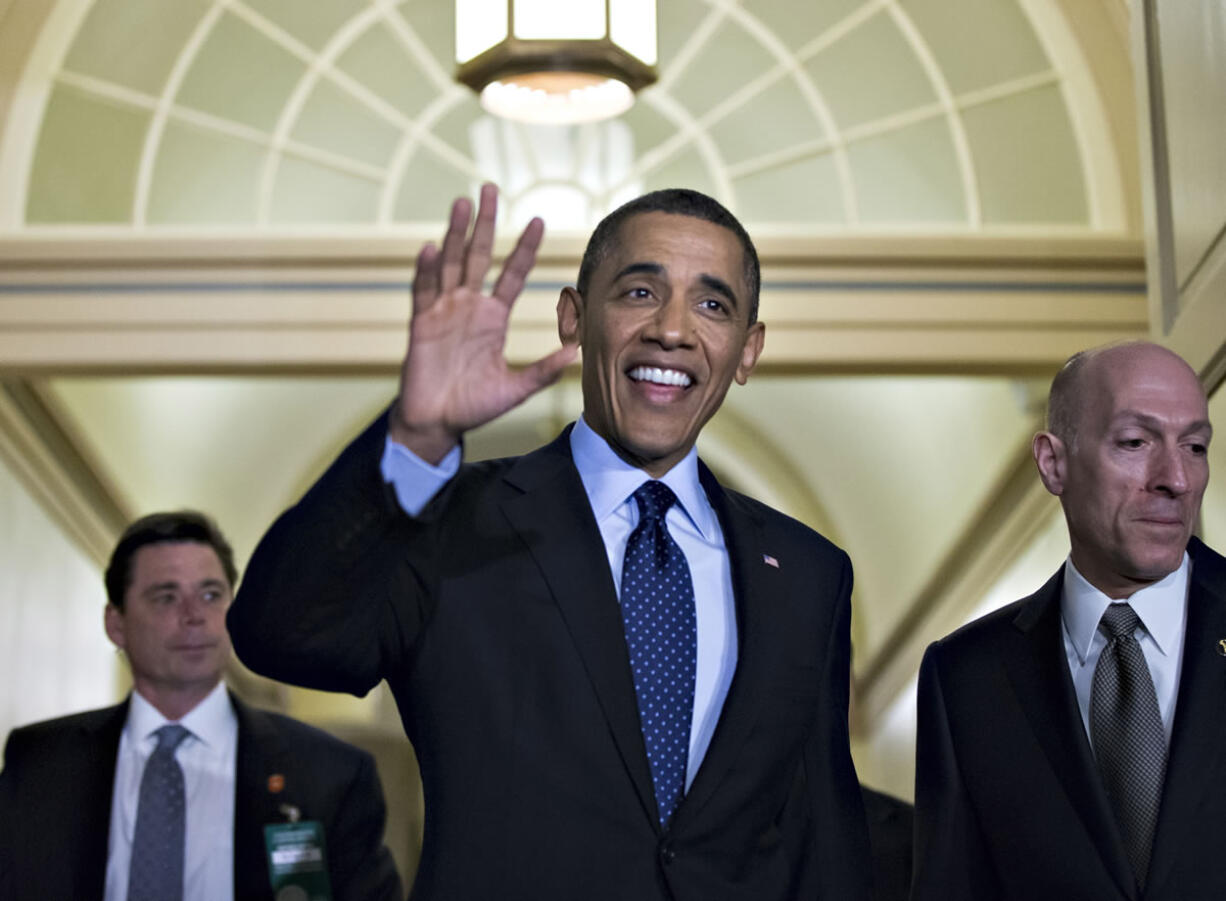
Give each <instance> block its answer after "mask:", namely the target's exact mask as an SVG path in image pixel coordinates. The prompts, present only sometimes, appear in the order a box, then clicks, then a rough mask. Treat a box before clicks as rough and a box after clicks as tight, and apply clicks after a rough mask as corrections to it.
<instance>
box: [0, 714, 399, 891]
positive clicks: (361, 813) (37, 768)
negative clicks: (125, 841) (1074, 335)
mask: <svg viewBox="0 0 1226 901" xmlns="http://www.w3.org/2000/svg"><path fill="white" fill-rule="evenodd" d="M231 700H232V701H233V702H234V711H235V713H236V714H237V716H238V751H237V762H236V772H235V806H234V897H235V901H272V889H271V888H270V886H269V876H268V858H267V854H266V852H265V845H264V826H265V825H266V824H268V823H283V822H285V821H286V819H285V816H284V814H282V813H281V811H280V809H279V808H280V806H281V805H282V804H293V805H295V806H297V807H298V808H299V809H300V810H301V812H302V818H303V819H304V820H319V821H320V822H321V823H322V824H323V827H324V842H325V843H326V845H327V853H328V871H329V878H330V880H331V883H332V893H333V898H335V899H337V901H342V899H356V901H362V899H378V901H390V899H393V898H395V899H399V898H402V897H403V893H402V891H401V886H400V879H399V877H398V876H397V874H396V869H395V866H394V865H393V863H392V860H391V855H390V854H389V853H388V851H387V849H386V848H385V847H383V822H384V816H385V810H384V806H383V792H382V789H381V788H380V787H379V782H378V777H377V776H376V774H375V769H374V760H373V758H372V757H371V756H370V755H369V754H367V753H366V752H365V751H361V750H359V749H357V748H355V747H353V746H351V745H347V744H345V743H344V742H342V741H340V740H339V739H336V738H333V737H332V736H331V735H328V734H327V733H326V732H321V731H320V730H318V729H314V728H312V727H310V726H307V725H305V724H304V723H300V722H298V721H297V720H292V719H290V718H289V717H285V716H280V715H279V714H275V713H268V712H265V711H261V710H255V709H253V708H251V707H248V706H247V705H245V704H243V703H242V702H241V701H239V700H238V699H237V698H234V697H231ZM127 714H128V704H127V701H124V702H123V703H122V704H119V705H117V706H115V707H108V708H106V709H103V710H91V711H88V712H86V713H79V714H75V715H73V716H67V717H63V718H61V719H55V720H48V721H47V722H43V723H35V724H34V725H31V726H25V727H23V728H20V729H15V730H13V732H12V733H11V734H10V736H9V739H8V743H7V745H6V746H5V755H4V771H3V773H0V820H3V821H4V824H3V825H0V837H2V838H0V868H2V869H3V873H0V897H3V898H4V899H5V901H19V899H20V901H26V899H29V901H58V899H61V898H63V899H70V898H71V899H73V901H77V899H81V901H85V899H100V898H102V895H103V892H104V890H105V878H106V863H107V836H108V834H109V833H110V825H111V792H112V787H113V783H114V778H115V761H116V757H117V756H118V752H119V737H120V734H121V733H122V731H123V726H124V722H125V721H126V719H127ZM278 773H279V774H281V775H282V776H283V777H284V788H283V789H282V790H281V791H280V792H278V793H273V792H271V791H270V790H269V785H268V777H269V776H271V775H274V774H278Z"/></svg>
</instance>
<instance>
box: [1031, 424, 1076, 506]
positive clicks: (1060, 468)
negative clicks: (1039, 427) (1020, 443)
mask: <svg viewBox="0 0 1226 901" xmlns="http://www.w3.org/2000/svg"><path fill="white" fill-rule="evenodd" d="M1030 451H1031V453H1032V454H1034V463H1035V466H1037V467H1038V468H1039V478H1040V479H1042V481H1043V487H1044V488H1046V489H1047V490H1048V491H1049V492H1051V493H1052V494H1054V495H1055V496H1056V497H1059V496H1060V495H1062V494H1063V493H1064V485H1065V480H1066V479H1067V478H1068V451H1067V449H1066V448H1065V446H1064V442H1063V441H1061V440H1060V439H1059V438H1057V437H1056V436H1055V435H1053V434H1052V433H1051V432H1039V433H1038V434H1037V435H1035V436H1034V439H1033V440H1032V441H1031V442H1030Z"/></svg>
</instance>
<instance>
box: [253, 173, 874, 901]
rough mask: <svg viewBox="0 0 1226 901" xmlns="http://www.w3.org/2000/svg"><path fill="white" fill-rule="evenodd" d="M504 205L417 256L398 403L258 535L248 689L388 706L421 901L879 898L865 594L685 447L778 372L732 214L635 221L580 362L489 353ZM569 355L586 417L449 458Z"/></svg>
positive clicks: (564, 316) (749, 258)
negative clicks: (527, 443) (855, 745)
mask: <svg viewBox="0 0 1226 901" xmlns="http://www.w3.org/2000/svg"><path fill="white" fill-rule="evenodd" d="M495 202H496V192H495V190H494V189H493V188H492V187H490V186H487V187H486V188H485V189H483V191H482V196H481V203H480V208H479V210H478V213H477V217H476V225H475V227H474V228H473V232H472V235H471V238H469V239H467V240H466V237H465V236H466V232H467V228H468V224H469V219H470V216H471V205H470V203H469V202H468V201H467V200H459V201H457V202H456V204H455V205H454V207H453V208H452V215H451V221H450V225H449V227H448V230H447V234H446V237H445V239H444V241H443V244H442V248H441V250H438V249H435V248H434V247H430V246H428V247H426V248H425V249H424V250H423V251H422V253H421V255H420V256H419V257H418V261H417V273H416V276H415V279H414V286H413V316H412V322H411V329H410V332H411V337H410V345H409V352H408V355H407V357H406V359H405V362H404V367H403V374H402V378H401V386H400V396H399V397H398V398H397V400H396V402H395V403H394V404H393V406H392V408H391V410H390V412H389V414H388V415H387V416H384V417H380V419H379V420H378V421H376V422H375V423H374V424H373V425H372V426H371V427H370V428H369V429H368V430H367V432H366V433H365V434H363V435H362V436H360V437H359V438H358V439H357V440H356V441H355V442H354V443H353V444H352V445H351V446H350V447H349V448H348V449H347V450H346V451H345V452H344V453H343V454H342V455H341V457H340V458H339V459H338V460H337V461H336V462H335V463H334V464H333V466H332V467H331V469H330V470H329V471H328V472H327V473H326V474H325V475H324V476H323V478H322V479H321V480H320V481H319V482H318V483H317V484H316V485H315V486H314V487H313V488H312V489H311V490H310V491H309V492H308V493H307V495H306V496H305V497H304V498H303V499H302V500H301V501H300V502H299V503H298V504H297V505H296V506H295V507H294V508H292V509H291V510H290V511H288V512H287V513H286V514H285V515H284V516H283V517H282V518H281V519H280V520H279V521H278V522H277V523H276V524H275V525H274V526H273V527H272V529H271V530H270V531H269V533H268V534H267V535H266V536H265V537H264V539H263V541H262V542H261V545H260V547H259V549H258V550H257V552H256V554H255V557H254V559H253V560H252V563H251V566H250V568H249V571H248V576H247V580H246V582H245V588H244V590H243V593H242V594H241V596H240V597H239V599H238V601H237V602H236V604H235V606H234V607H233V609H232V611H231V614H230V624H231V629H232V631H233V634H234V637H235V643H236V647H237V649H238V652H239V654H240V656H241V657H242V658H243V660H244V661H245V662H247V663H248V665H250V666H252V667H253V668H255V669H256V670H257V671H261V672H265V673H268V674H270V675H274V676H276V677H278V678H282V679H287V680H290V681H294V682H299V683H302V684H306V685H312V686H315V687H319V688H325V689H332V690H343V691H350V692H354V693H358V694H361V693H364V692H366V691H369V690H370V689H371V688H372V687H374V686H375V685H376V684H378V682H379V681H380V680H381V679H387V681H388V682H389V684H390V685H391V688H392V691H393V692H394V694H395V696H396V700H397V702H398V704H399V707H400V712H401V717H402V719H403V722H404V726H405V731H406V732H407V734H408V736H409V738H410V739H411V740H412V742H413V745H414V747H415V749H416V751H417V755H418V758H419V760H420V764H421V773H422V780H423V784H424V790H425V809H426V823H425V840H424V842H425V843H424V847H423V849H422V862H421V868H420V870H419V872H418V875H417V881H416V884H415V886H414V890H413V897H414V898H418V899H431V901H432V899H448V901H467V899H473V901H486V899H489V898H499V899H506V901H515V899H525V901H526V899H533V901H538V899H545V901H572V899H576V898H583V899H596V901H599V899H610V901H612V899H618V901H621V899H635V901H652V899H669V898H675V899H694V901H725V899H727V901H732V899H745V901H751V899H752V901H775V899H779V901H782V899H793V898H806V899H817V898H824V899H830V901H854V899H860V898H863V897H865V894H866V889H867V886H866V885H864V884H863V883H864V882H865V881H866V878H867V874H868V872H869V863H868V848H867V840H866V832H865V825H864V816H863V811H862V807H861V804H860V801H859V797H858V788H857V784H856V781H855V774H854V771H853V767H852V764H851V759H850V756H849V753H848V739H847V726H846V722H847V718H846V717H847V709H846V705H847V688H848V684H847V683H848V638H849V636H848V624H849V616H850V604H849V600H850V591H851V567H850V565H849V562H848V560H847V557H846V555H845V554H844V553H843V552H842V551H840V550H838V549H837V548H835V547H834V546H833V545H831V544H830V543H829V542H827V541H826V540H824V539H823V538H821V537H820V536H819V535H817V534H816V533H814V532H813V531H811V530H810V529H808V528H806V527H805V526H803V525H801V524H800V523H797V522H795V521H793V520H790V519H788V518H787V517H785V516H783V515H781V514H779V513H777V512H775V511H773V510H770V509H768V508H767V507H765V506H763V505H762V504H759V503H757V502H755V501H753V500H751V499H749V498H747V497H744V496H742V495H740V494H737V493H735V492H733V491H730V490H727V489H725V488H723V487H722V486H720V484H719V483H718V482H717V481H716V480H715V478H714V477H713V476H712V475H711V473H710V472H709V471H708V470H707V469H706V467H705V466H703V465H702V463H701V462H700V461H699V460H698V458H697V454H696V452H695V449H694V443H695V440H696V439H697V437H698V434H699V432H700V431H701V429H702V427H703V425H704V424H705V423H706V422H707V420H708V419H709V418H710V417H711V416H712V415H713V414H714V413H715V411H716V410H717V409H718V408H719V406H720V403H721V402H722V401H723V398H724V394H725V392H726V391H727V389H728V387H729V385H730V384H731V383H732V382H733V381H734V380H735V381H737V382H741V383H743V382H744V381H745V380H746V379H747V378H748V376H749V374H750V372H751V371H752V370H753V368H754V365H755V364H756V362H757V360H758V355H759V354H760V353H761V350H762V344H763V335H764V328H763V326H762V324H761V323H760V322H758V321H757V300H758V284H759V268H758V260H757V254H756V252H755V251H754V248H753V244H752V242H751V241H750V240H749V236H748V235H747V234H746V233H745V231H744V229H743V228H742V227H741V225H740V223H738V222H737V221H736V219H734V218H733V217H732V215H731V214H730V213H728V211H727V210H725V209H724V208H723V207H722V206H720V205H719V204H718V203H716V202H715V201H713V200H711V199H710V198H708V197H706V196H704V195H701V194H698V193H696V192H692V191H683V190H671V191H662V192H656V193H654V194H649V195H647V196H645V197H642V198H639V199H638V200H635V201H632V202H630V203H629V204H627V205H626V206H624V207H622V208H620V209H619V210H617V211H615V212H614V213H612V214H611V215H610V216H609V217H608V218H606V219H605V220H604V221H603V222H602V223H601V224H600V226H598V228H597V229H596V231H595V233H594V234H593V236H592V239H591V241H590V243H589V245H588V248H587V251H586V253H585V254H584V258H583V262H582V265H581V267H580V271H579V277H578V282H577V285H576V286H575V287H573V288H570V287H568V288H565V289H564V290H563V291H562V293H561V297H560V299H559V302H558V331H559V334H560V336H561V339H562V342H563V348H562V349H560V350H559V351H557V352H556V353H554V354H552V355H551V356H549V357H546V358H545V359H543V360H541V361H540V362H538V363H536V364H535V365H532V366H529V367H527V368H526V369H524V370H522V371H518V372H513V371H510V370H509V369H508V368H507V364H506V361H505V359H504V356H503V344H504V342H505V339H506V329H507V319H508V316H509V313H510V307H511V304H512V302H513V301H514V299H515V298H516V296H517V295H518V293H519V291H520V289H521V288H522V286H523V284H524V281H525V279H526V278H527V276H528V273H529V271H530V269H531V266H532V263H533V260H534V257H535V251H536V247H537V245H538V243H539V241H540V238H541V234H542V224H541V223H540V221H539V220H534V221H533V222H532V223H531V224H530V225H529V226H528V227H527V229H526V230H525V232H524V233H523V235H522V236H521V238H520V240H519V243H518V244H517V246H516V247H515V249H514V250H513V252H512V253H511V254H510V256H509V258H508V260H507V262H506V265H505V267H504V268H503V270H502V273H501V275H499V277H498V278H497V280H496V281H495V283H494V285H493V289H492V292H491V293H489V294H486V293H484V289H483V281H484V278H485V275H486V272H487V269H488V268H489V265H490V254H491V247H492V243H493V235H494V217H495ZM576 347H581V348H582V350H583V355H584V359H583V375H582V385H583V402H584V409H583V416H582V418H581V419H580V420H579V421H578V422H577V423H575V424H574V425H573V426H571V427H568V428H567V429H566V430H565V431H564V432H563V433H562V435H561V436H559V437H558V438H557V439H556V440H555V441H553V442H552V443H551V444H549V445H546V446H545V447H542V448H540V449H539V450H537V451H534V452H532V453H530V454H527V455H526V456H523V457H519V458H514V459H504V460H496V461H490V462H485V463H476V464H464V465H461V464H460V461H459V457H460V450H459V445H460V442H461V439H462V436H463V434H464V433H465V432H466V431H468V430H469V429H471V428H474V427H476V426H478V425H481V424H482V423H485V422H488V421H490V420H492V419H494V418H495V417H497V416H499V415H500V414H502V413H504V412H506V411H507V410H508V409H510V408H511V407H512V406H514V405H515V404H517V403H519V402H520V401H522V400H524V399H525V398H526V397H528V396H529V395H530V394H531V393H533V392H534V391H536V390H538V389H539V388H541V387H543V386H544V385H546V384H548V383H549V382H551V381H552V380H553V379H555V378H556V377H557V376H558V375H559V374H560V373H561V371H562V369H563V368H564V367H565V366H566V364H567V363H568V362H570V361H571V360H572V359H573V357H574V352H575V348H576Z"/></svg>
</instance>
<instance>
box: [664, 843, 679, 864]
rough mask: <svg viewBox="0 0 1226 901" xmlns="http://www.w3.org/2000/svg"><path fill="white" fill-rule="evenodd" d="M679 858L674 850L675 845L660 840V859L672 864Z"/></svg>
mask: <svg viewBox="0 0 1226 901" xmlns="http://www.w3.org/2000/svg"><path fill="white" fill-rule="evenodd" d="M676 859H677V852H676V851H674V850H673V846H672V845H671V844H669V843H668V842H667V841H663V842H660V861H661V862H662V863H665V864H670V863H672V862H673V861H674V860H676Z"/></svg>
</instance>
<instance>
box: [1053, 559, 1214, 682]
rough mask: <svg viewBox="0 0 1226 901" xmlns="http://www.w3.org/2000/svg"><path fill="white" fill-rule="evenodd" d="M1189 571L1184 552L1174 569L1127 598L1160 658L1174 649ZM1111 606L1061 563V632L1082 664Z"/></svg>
mask: <svg viewBox="0 0 1226 901" xmlns="http://www.w3.org/2000/svg"><path fill="white" fill-rule="evenodd" d="M1190 569H1191V561H1190V559H1189V558H1188V555H1187V553H1186V552H1185V553H1184V555H1183V560H1182V561H1181V562H1180V564H1179V566H1178V567H1177V568H1176V569H1174V570H1172V571H1171V572H1170V573H1168V574H1167V575H1166V576H1165V577H1164V578H1162V579H1161V580H1159V581H1157V582H1155V583H1154V584H1152V585H1146V586H1145V587H1144V588H1142V589H1140V590H1139V591H1136V592H1134V593H1133V595H1132V596H1131V597H1130V598H1128V603H1129V605H1130V606H1131V607H1132V609H1133V611H1134V612H1135V613H1136V614H1137V618H1138V619H1139V620H1140V621H1141V625H1142V627H1143V628H1144V629H1145V631H1146V632H1148V633H1149V636H1150V638H1152V639H1153V640H1154V644H1155V645H1156V646H1157V648H1158V650H1159V651H1160V652H1161V653H1162V654H1163V655H1164V656H1165V655H1166V654H1167V653H1168V652H1169V651H1170V649H1171V648H1174V647H1175V646H1176V644H1177V643H1178V640H1179V635H1180V633H1181V632H1182V630H1183V622H1184V608H1185V607H1186V606H1187V601H1188V573H1189V571H1190ZM1112 603H1116V602H1115V601H1113V600H1112V599H1111V598H1109V597H1107V596H1106V595H1105V594H1103V593H1102V592H1101V591H1099V590H1098V589H1097V588H1095V587H1094V586H1093V585H1091V584H1090V583H1089V582H1088V581H1086V578H1085V576H1083V575H1082V574H1081V573H1080V572H1078V571H1077V567H1076V566H1074V565H1073V558H1072V557H1069V558H1068V559H1067V560H1065V561H1064V591H1063V594H1062V597H1061V602H1060V604H1061V615H1062V616H1063V618H1064V628H1065V630H1066V631H1067V632H1068V634H1069V638H1070V639H1072V642H1073V647H1074V648H1076V650H1077V656H1078V658H1080V660H1081V662H1082V663H1083V664H1084V663H1085V662H1086V657H1087V656H1088V655H1089V653H1090V643H1091V642H1092V641H1094V634H1095V633H1096V632H1097V631H1098V624H1099V621H1100V620H1101V619H1102V617H1103V613H1105V612H1106V610H1107V606H1108V605H1109V604H1112Z"/></svg>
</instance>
